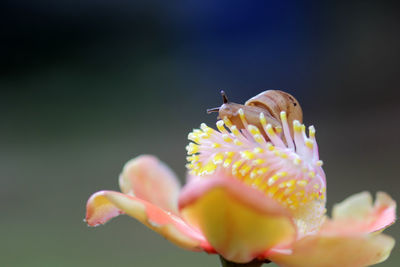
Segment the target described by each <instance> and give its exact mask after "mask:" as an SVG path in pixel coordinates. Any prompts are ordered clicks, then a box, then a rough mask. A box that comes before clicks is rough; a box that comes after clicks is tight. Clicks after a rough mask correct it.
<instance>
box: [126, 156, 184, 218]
mask: <svg viewBox="0 0 400 267" xmlns="http://www.w3.org/2000/svg"><path fill="white" fill-rule="evenodd" d="M119 184H120V188H121V191H122V192H123V193H125V194H130V195H134V196H136V197H138V198H140V199H143V200H146V201H148V202H150V203H152V204H154V205H156V206H158V207H160V208H162V209H165V210H167V211H170V212H173V213H175V214H177V210H178V195H179V191H180V184H179V182H178V179H177V178H176V175H175V174H174V172H173V171H172V170H171V169H170V168H169V167H168V166H167V165H165V164H164V163H163V162H161V161H160V160H158V159H157V158H156V157H154V156H150V155H142V156H139V157H136V158H134V159H132V160H130V161H128V162H127V163H126V164H125V166H124V168H123V171H122V173H121V175H120V177H119Z"/></svg>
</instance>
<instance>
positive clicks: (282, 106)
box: [207, 90, 303, 135]
mask: <svg viewBox="0 0 400 267" xmlns="http://www.w3.org/2000/svg"><path fill="white" fill-rule="evenodd" d="M221 95H222V99H223V104H222V105H221V106H220V107H219V108H213V109H209V110H207V112H208V113H211V112H218V117H219V118H220V119H224V118H227V119H229V120H230V121H231V122H232V124H234V125H236V127H237V128H238V129H243V128H245V125H243V120H242V119H241V116H240V112H242V116H243V115H244V117H245V118H246V121H247V122H248V124H251V125H254V126H256V127H258V128H260V129H262V125H261V123H260V114H261V113H263V115H264V117H265V119H266V121H267V123H268V124H271V126H272V127H273V128H277V127H282V123H281V119H280V113H281V112H282V111H285V112H286V114H287V120H288V123H289V125H293V121H294V120H298V121H299V122H300V123H302V121H303V112H302V109H301V107H300V104H299V102H298V101H297V100H296V99H295V98H294V97H293V96H292V95H290V94H288V93H286V92H283V91H280V90H267V91H264V92H261V93H260V94H258V95H256V96H254V97H252V98H250V99H249V100H247V101H246V103H245V104H244V105H242V104H237V103H233V102H229V100H228V98H227V96H226V94H225V92H224V91H221ZM290 131H291V134H292V135H293V129H292V127H290Z"/></svg>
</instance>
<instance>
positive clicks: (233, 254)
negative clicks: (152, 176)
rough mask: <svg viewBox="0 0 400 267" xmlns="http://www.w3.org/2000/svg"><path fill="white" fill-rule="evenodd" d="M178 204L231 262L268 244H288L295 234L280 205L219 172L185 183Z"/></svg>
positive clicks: (260, 251) (254, 254) (248, 258)
mask: <svg viewBox="0 0 400 267" xmlns="http://www.w3.org/2000/svg"><path fill="white" fill-rule="evenodd" d="M179 208H180V210H181V214H182V216H184V218H185V219H186V221H188V222H189V223H190V224H191V225H194V226H195V227H196V228H199V229H201V231H202V232H203V234H204V235H205V236H206V238H207V240H208V242H210V244H211V245H212V246H213V247H214V249H215V250H216V252H217V253H219V254H221V255H222V256H223V257H224V258H226V259H228V260H230V261H233V262H238V263H245V262H249V261H251V260H252V259H254V258H256V257H258V256H259V255H262V254H263V253H264V252H265V250H267V249H268V248H271V247H273V246H282V247H283V246H285V245H288V244H289V243H290V242H292V241H293V240H294V238H295V236H296V230H295V226H294V223H293V220H292V218H291V217H290V215H289V213H288V211H287V210H286V209H285V208H284V207H283V206H281V205H280V204H278V203H277V202H276V201H275V200H273V199H271V198H269V197H267V196H266V195H264V194H262V193H261V192H259V191H258V190H255V189H253V188H250V187H247V186H245V185H244V184H242V183H240V182H239V181H237V180H234V179H229V178H226V177H223V176H221V175H220V176H215V177H207V178H204V179H194V180H192V181H191V182H190V183H188V184H187V185H186V186H185V187H184V189H183V191H182V193H181V196H180V199H179Z"/></svg>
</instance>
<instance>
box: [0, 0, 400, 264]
mask: <svg viewBox="0 0 400 267" xmlns="http://www.w3.org/2000/svg"><path fill="white" fill-rule="evenodd" d="M0 10H1V11H3V12H2V13H3V15H2V16H1V18H0V22H1V23H0V25H1V26H0V27H1V42H0V89H1V95H0V116H1V117H0V118H1V120H0V122H1V123H0V147H1V149H0V203H1V204H0V214H1V220H0V237H1V242H0V265H1V266H218V263H217V258H216V256H208V255H206V254H205V253H192V252H187V251H183V250H181V249H179V248H177V247H175V246H173V245H171V244H170V243H169V242H167V241H165V240H164V239H163V238H161V237H160V236H158V235H157V234H155V233H153V232H152V231H150V230H148V229H147V228H146V227H144V226H142V225H141V224H140V223H138V222H136V221H135V220H133V219H131V218H129V217H127V216H121V217H119V218H117V219H114V220H112V221H111V222H109V223H108V224H106V225H104V226H101V227H97V228H88V227H87V226H86V224H85V223H84V222H83V218H84V215H85V203H86V200H87V198H88V197H89V196H90V195H91V194H92V193H93V192H95V191H98V190H101V189H110V190H118V182H117V178H118V174H119V173H120V171H121V168H122V166H123V164H124V163H125V162H126V161H127V160H129V159H130V158H132V157H135V156H137V155H140V154H143V153H149V154H155V155H157V156H158V157H159V158H160V159H162V160H164V161H165V162H166V163H167V164H169V165H170V166H171V167H172V168H173V169H174V170H175V171H176V173H177V174H178V175H179V177H180V178H181V180H182V181H184V176H185V167H184V165H185V157H186V155H185V153H186V152H185V146H186V144H187V142H188V141H187V134H188V132H189V131H190V130H191V129H192V128H196V127H198V126H199V125H200V123H201V122H207V123H209V124H211V125H212V124H213V123H214V122H215V114H212V115H207V114H206V113H205V110H206V109H207V108H210V107H215V106H219V105H220V103H221V99H220V96H219V90H220V89H224V90H225V91H226V92H227V93H228V96H229V97H230V99H231V100H232V101H235V102H244V101H245V100H247V99H248V98H250V97H252V96H254V95H255V94H257V93H259V92H261V91H263V90H265V89H282V90H285V91H288V92H290V93H292V94H293V95H294V96H295V97H296V98H297V99H298V100H299V101H300V103H302V106H303V111H304V115H305V122H306V124H307V125H310V124H314V125H315V126H316V128H317V138H318V140H319V147H320V155H321V158H322V159H323V160H324V162H325V165H324V166H325V167H324V169H325V172H326V174H327V179H328V209H329V210H330V208H331V207H332V204H333V203H335V202H338V201H340V200H342V199H344V198H345V197H347V196H349V195H351V194H353V193H357V192H360V191H362V190H370V191H372V192H374V193H375V192H376V191H378V190H383V191H386V192H388V193H390V194H391V195H392V196H393V197H394V198H395V199H397V200H400V193H399V190H398V188H399V185H400V174H399V173H400V165H399V152H398V151H399V149H400V142H399V138H398V136H399V135H400V126H399V118H400V105H399V103H398V102H399V98H398V96H399V93H398V91H399V81H400V78H399V77H400V76H399V75H400V68H399V62H400V53H399V47H400V36H399V32H398V30H399V26H400V17H399V16H398V14H399V10H398V9H397V6H395V4H394V1H393V2H384V1H371V2H368V1H360V2H355V1H354V2H349V1H346V2H340V1H339V2H338V1H335V2H332V3H330V4H327V3H325V4H321V3H319V2H299V1H227V0H223V1H211V0H206V1H179V2H178V1H176V2H174V1H161V0H160V1H156V0H151V1H145V0H139V1H123V0H116V1H111V0H108V1H107V0H102V1H95V0H93V1H91V0H83V1H82V0H81V1H77V0H72V1H71V0H59V1H48V0H41V1H23V0H16V1H13V2H12V3H5V2H2V3H1V5H0ZM399 230H400V224H395V225H394V226H392V227H391V228H390V229H388V230H387V231H386V233H388V234H390V235H393V236H395V237H396V238H397V239H399V238H400V233H399ZM399 265H400V253H399V250H398V248H397V247H395V249H394V250H393V253H392V256H391V257H390V258H389V260H388V261H386V262H385V263H383V264H381V266H393V267H394V266H399ZM271 266H273V265H272V264H271Z"/></svg>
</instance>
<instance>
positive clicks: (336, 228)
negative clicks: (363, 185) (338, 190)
mask: <svg viewBox="0 0 400 267" xmlns="http://www.w3.org/2000/svg"><path fill="white" fill-rule="evenodd" d="M332 217H333V220H327V221H326V222H325V223H324V225H323V226H322V229H321V232H323V233H337V232H341V233H342V234H355V233H371V232H376V231H381V230H384V229H385V228H386V227H388V226H390V225H391V224H393V223H394V221H395V220H396V203H395V202H394V200H393V199H392V198H391V197H390V196H389V195H388V194H386V193H383V192H378V193H377V195H376V201H375V204H374V205H373V204H372V197H371V194H370V193H369V192H362V193H359V194H356V195H353V196H351V197H349V198H347V199H346V200H344V201H342V202H341V203H339V204H336V205H335V206H334V208H333V213H332Z"/></svg>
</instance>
